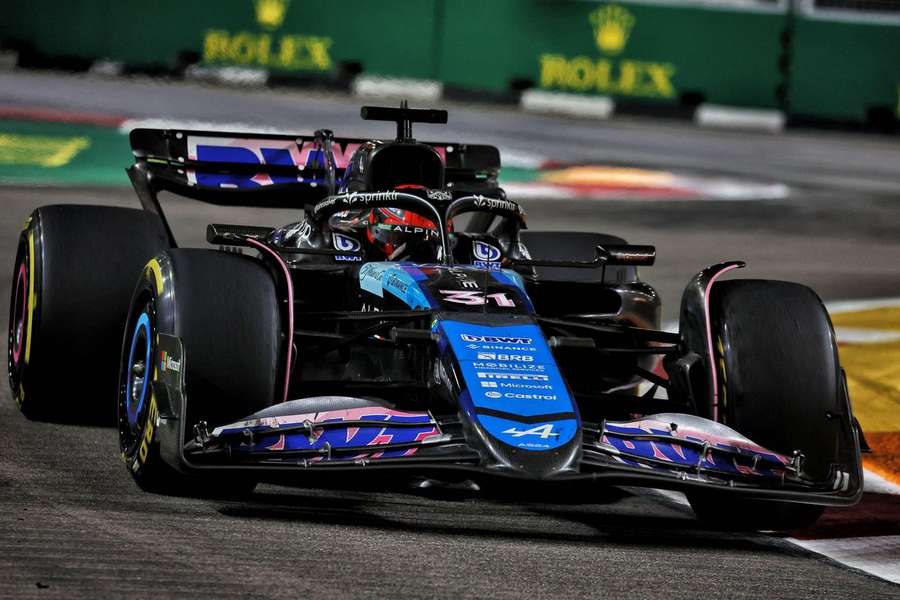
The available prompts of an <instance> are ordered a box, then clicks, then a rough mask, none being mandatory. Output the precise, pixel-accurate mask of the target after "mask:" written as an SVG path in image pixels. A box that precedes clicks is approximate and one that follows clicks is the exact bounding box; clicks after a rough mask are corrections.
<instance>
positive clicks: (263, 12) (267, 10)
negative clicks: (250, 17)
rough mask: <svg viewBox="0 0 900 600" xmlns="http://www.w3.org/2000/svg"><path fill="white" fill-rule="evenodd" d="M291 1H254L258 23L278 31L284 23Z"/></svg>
mask: <svg viewBox="0 0 900 600" xmlns="http://www.w3.org/2000/svg"><path fill="white" fill-rule="evenodd" d="M290 3H291V0H254V4H256V22H257V23H259V24H260V26H261V27H265V28H266V29H277V28H278V27H281V24H282V23H284V15H285V14H286V13H287V9H288V5H289V4H290Z"/></svg>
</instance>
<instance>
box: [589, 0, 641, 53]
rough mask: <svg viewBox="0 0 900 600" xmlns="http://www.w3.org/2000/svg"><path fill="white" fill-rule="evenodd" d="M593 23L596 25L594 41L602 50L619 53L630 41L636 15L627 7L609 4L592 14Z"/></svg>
mask: <svg viewBox="0 0 900 600" xmlns="http://www.w3.org/2000/svg"><path fill="white" fill-rule="evenodd" d="M589 19H590V21H591V25H593V26H594V42H595V43H596V44H597V48H599V49H600V51H601V52H605V53H606V54H619V53H620V52H621V51H622V50H624V49H625V44H627V43H628V36H629V35H631V28H632V27H634V17H633V16H632V14H631V13H630V12H628V11H627V10H626V9H625V8H623V7H621V6H618V5H615V4H607V5H606V6H601V7H600V8H598V9H597V10H595V11H594V12H592V13H591V14H590V17H589Z"/></svg>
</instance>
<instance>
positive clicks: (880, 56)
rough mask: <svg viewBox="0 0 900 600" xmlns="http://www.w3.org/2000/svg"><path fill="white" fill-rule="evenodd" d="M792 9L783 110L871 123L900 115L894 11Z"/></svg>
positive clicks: (899, 41)
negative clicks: (787, 88)
mask: <svg viewBox="0 0 900 600" xmlns="http://www.w3.org/2000/svg"><path fill="white" fill-rule="evenodd" d="M810 4H811V3H806V4H805V9H803V10H801V11H799V12H798V14H797V17H796V22H795V26H794V34H793V49H794V51H793V61H792V64H791V78H790V95H789V104H788V110H789V112H790V113H791V114H792V115H797V116H802V117H814V118H815V117H818V118H826V119H831V120H840V121H853V122H863V121H867V120H868V121H871V122H875V123H876V124H879V123H885V122H887V121H889V120H893V119H898V118H900V11H898V12H895V13H894V14H893V15H889V14H882V15H878V14H872V13H869V14H865V13H861V12H859V11H854V12H851V11H846V10H843V11H841V10H815V9H814V8H813V7H812V6H810Z"/></svg>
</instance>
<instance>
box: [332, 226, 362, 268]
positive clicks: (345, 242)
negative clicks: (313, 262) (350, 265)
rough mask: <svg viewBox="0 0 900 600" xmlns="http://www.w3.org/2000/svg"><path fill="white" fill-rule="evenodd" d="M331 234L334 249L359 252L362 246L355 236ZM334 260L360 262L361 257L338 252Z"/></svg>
mask: <svg viewBox="0 0 900 600" xmlns="http://www.w3.org/2000/svg"><path fill="white" fill-rule="evenodd" d="M331 235H332V239H333V243H334V249H335V250H344V251H345V252H359V251H360V250H361V249H362V246H361V245H360V243H359V241H358V240H357V239H356V238H353V237H350V236H349V235H343V234H340V233H332V234H331ZM334 260H337V261H344V262H362V260H363V257H362V256H352V255H344V254H340V255H338V256H335V257H334Z"/></svg>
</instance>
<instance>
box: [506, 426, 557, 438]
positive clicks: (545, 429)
mask: <svg viewBox="0 0 900 600" xmlns="http://www.w3.org/2000/svg"><path fill="white" fill-rule="evenodd" d="M503 433H505V434H507V435H511V436H512V437H516V438H520V437H524V436H526V435H536V436H538V437H539V438H541V439H542V440H546V439H549V438H551V437H558V436H559V433H557V432H555V431H553V423H544V424H543V425H538V426H537V427H532V428H531V429H521V430H520V429H516V428H515V427H510V428H509V429H507V430H505V431H504V432H503Z"/></svg>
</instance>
